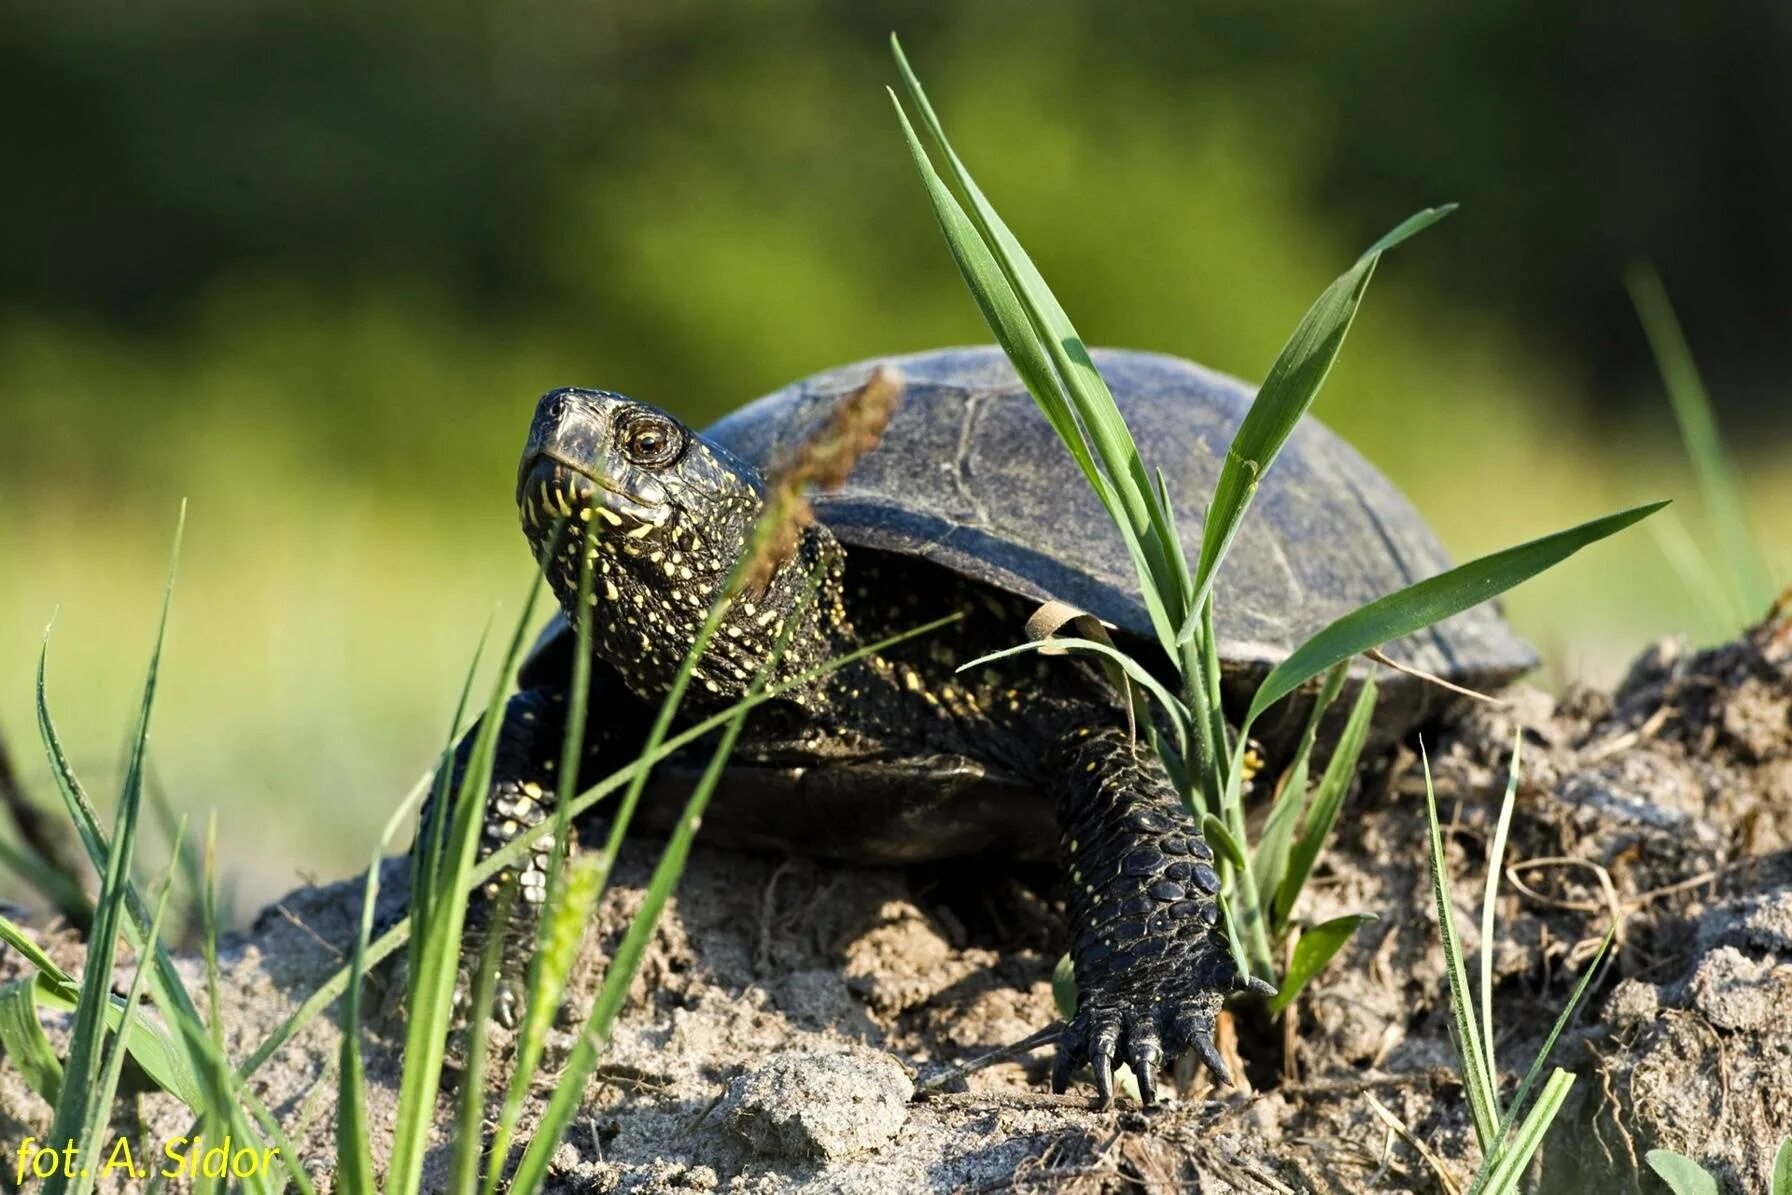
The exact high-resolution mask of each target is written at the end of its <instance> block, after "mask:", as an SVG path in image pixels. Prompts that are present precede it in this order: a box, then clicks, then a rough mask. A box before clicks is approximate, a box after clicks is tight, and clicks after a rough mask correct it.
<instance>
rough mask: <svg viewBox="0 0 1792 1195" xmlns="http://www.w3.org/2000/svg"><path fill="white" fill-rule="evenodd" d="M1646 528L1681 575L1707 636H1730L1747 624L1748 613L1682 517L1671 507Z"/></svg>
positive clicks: (1677, 573)
mask: <svg viewBox="0 0 1792 1195" xmlns="http://www.w3.org/2000/svg"><path fill="white" fill-rule="evenodd" d="M1649 530H1650V531H1651V532H1653V533H1654V535H1655V546H1656V547H1658V548H1660V549H1661V555H1662V557H1663V558H1664V559H1665V560H1666V561H1667V562H1668V567H1669V568H1671V569H1673V570H1674V575H1675V576H1676V577H1678V578H1680V587H1681V588H1682V589H1684V590H1686V592H1687V593H1688V594H1690V595H1691V596H1692V599H1693V600H1694V601H1695V602H1697V603H1698V604H1699V613H1700V614H1701V615H1702V616H1703V617H1704V619H1705V623H1706V626H1707V628H1708V632H1707V633H1708V634H1709V635H1711V636H1712V637H1713V638H1718V639H1725V638H1729V637H1730V636H1731V635H1734V634H1735V633H1736V632H1737V630H1738V629H1740V628H1741V627H1744V626H1747V625H1748V622H1749V619H1750V614H1749V612H1748V611H1747V610H1744V609H1743V608H1742V607H1741V606H1740V605H1738V604H1737V602H1736V599H1735V596H1734V593H1733V591H1732V588H1731V586H1730V585H1729V584H1728V583H1727V582H1726V581H1724V580H1723V579H1722V578H1721V577H1720V575H1719V572H1718V570H1717V569H1716V568H1715V567H1713V565H1712V563H1711V561H1710V560H1708V559H1707V558H1706V556H1705V553H1704V552H1703V551H1702V550H1701V549H1700V548H1699V545H1698V542H1697V541H1696V540H1694V539H1693V537H1692V532H1690V531H1688V530H1687V529H1686V522H1685V520H1683V519H1681V518H1680V516H1679V515H1678V514H1676V513H1675V512H1674V511H1672V510H1664V511H1662V512H1661V517H1660V518H1658V519H1651V520H1649Z"/></svg>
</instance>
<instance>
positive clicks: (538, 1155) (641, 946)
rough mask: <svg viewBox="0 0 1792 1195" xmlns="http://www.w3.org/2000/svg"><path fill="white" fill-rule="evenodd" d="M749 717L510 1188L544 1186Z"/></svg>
mask: <svg viewBox="0 0 1792 1195" xmlns="http://www.w3.org/2000/svg"><path fill="white" fill-rule="evenodd" d="M745 721H746V715H745V713H742V714H738V715H736V717H735V719H734V720H733V721H731V722H730V723H729V724H728V726H727V728H726V729H724V730H723V732H722V739H721V741H720V742H719V743H718V744H717V745H716V749H715V751H714V753H713V754H712V755H711V756H710V761H709V765H708V766H707V767H706V768H705V769H704V772H703V776H702V778H701V779H700V780H699V781H698V782H697V787H696V788H695V789H694V790H693V791H692V793H691V796H690V799H689V800H688V801H687V802H686V804H685V811H684V814H683V816H682V817H680V818H679V822H678V826H677V828H676V829H675V830H674V831H673V834H672V837H671V839H670V840H668V841H667V843H666V849H665V852H664V853H663V854H662V855H661V856H660V861H659V863H658V865H656V866H655V868H654V871H653V878H652V879H651V881H649V883H648V886H647V895H646V897H645V898H644V899H643V901H642V903H641V908H640V910H639V911H638V912H637V913H636V914H635V917H634V919H633V920H632V921H630V922H629V927H628V930H627V932H626V933H624V935H623V938H622V942H621V943H620V944H619V945H618V946H617V948H616V955H615V957H614V958H612V959H611V960H610V966H609V969H608V971H606V973H605V975H604V982H603V986H602V987H601V988H600V989H599V991H598V995H597V1000H596V1002H595V1003H594V1004H593V1006H592V1009H591V1015H590V1017H589V1018H588V1019H587V1021H586V1024H585V1029H584V1032H582V1033H581V1034H580V1035H579V1044H578V1045H577V1046H576V1047H575V1048H574V1050H573V1053H572V1057H571V1058H570V1059H569V1060H568V1062H567V1064H566V1068H565V1070H564V1072H563V1073H562V1074H561V1076H560V1079H559V1082H558V1083H557V1085H556V1087H555V1090H554V1094H553V1096H552V1098H551V1099H550V1100H549V1101H548V1107H547V1109H546V1111H544V1112H543V1113H542V1117H541V1122H540V1123H539V1124H538V1125H537V1126H536V1129H535V1136H534V1137H533V1139H532V1140H531V1141H530V1142H529V1145H528V1147H527V1148H525V1149H524V1150H523V1157H522V1160H521V1161H520V1162H518V1163H517V1170H516V1174H515V1176H513V1177H512V1179H511V1185H510V1190H511V1191H514V1192H520V1193H522V1195H529V1193H530V1192H534V1191H537V1190H539V1189H540V1188H541V1184H542V1182H543V1181H544V1180H545V1179H546V1178H547V1168H548V1159H549V1158H550V1157H552V1156H553V1152H554V1150H555V1149H557V1148H558V1147H559V1144H560V1140H561V1138H562V1137H563V1136H565V1134H566V1130H567V1128H568V1126H570V1125H571V1123H572V1118H573V1116H574V1114H575V1113H577V1111H578V1109H579V1105H580V1104H581V1103H582V1102H583V1100H584V1098H585V1083H586V1081H587V1080H589V1079H590V1077H591V1072H592V1071H593V1070H595V1069H596V1067H597V1061H598V1058H599V1057H600V1056H601V1055H602V1053H603V1050H604V1047H605V1046H606V1045H607V1044H608V1043H609V1037H610V1028H611V1026H612V1025H613V1023H614V1022H615V1018H616V1014H617V1013H619V1012H620V1011H621V1010H622V1004H623V1001H624V1000H626V999H627V998H628V989H629V985H630V983H632V982H633V980H634V976H635V972H636V970H638V969H639V967H640V965H641V956H642V954H644V953H645V952H646V949H647V944H648V942H649V941H650V940H651V938H652V936H653V931H654V927H655V925H657V924H658V921H659V917H660V914H661V912H663V911H664V909H665V906H666V901H667V900H668V899H669V898H670V896H671V893H672V889H673V888H674V887H675V886H676V885H677V883H678V878H679V876H680V874H681V873H682V872H683V870H684V864H685V860H686V859H687V858H688V857H689V855H690V849H691V842H692V840H693V839H694V838H695V837H696V834H697V825H698V823H699V821H700V820H701V819H702V816H703V810H704V809H705V808H706V807H707V806H708V804H709V798H710V794H711V793H713V792H714V791H715V786H716V783H717V781H719V780H720V779H721V775H722V768H723V765H725V764H726V763H727V761H728V756H729V754H730V753H731V752H732V751H733V750H734V743H735V740H736V739H737V738H738V737H739V735H740V730H741V727H742V725H744V723H745Z"/></svg>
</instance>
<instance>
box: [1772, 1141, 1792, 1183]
mask: <svg viewBox="0 0 1792 1195" xmlns="http://www.w3.org/2000/svg"><path fill="white" fill-rule="evenodd" d="M1770 1190H1771V1195H1792V1137H1787V1138H1786V1139H1785V1140H1784V1141H1782V1142H1780V1151H1779V1153H1777V1154H1775V1155H1774V1159H1773V1185H1772V1187H1771V1188H1770Z"/></svg>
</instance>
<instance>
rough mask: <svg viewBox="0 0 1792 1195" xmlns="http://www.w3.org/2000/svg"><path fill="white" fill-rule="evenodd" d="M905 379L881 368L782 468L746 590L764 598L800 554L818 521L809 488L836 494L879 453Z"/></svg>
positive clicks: (769, 492)
mask: <svg viewBox="0 0 1792 1195" xmlns="http://www.w3.org/2000/svg"><path fill="white" fill-rule="evenodd" d="M902 385H903V384H902V375H901V374H899V373H898V372H897V371H896V370H894V369H891V368H889V367H888V366H882V365H880V366H878V368H877V369H876V370H874V371H872V374H871V376H870V377H869V378H867V379H866V381H865V384H864V385H863V386H860V387H859V388H858V389H857V390H854V391H853V392H852V393H851V394H848V395H846V396H845V397H844V398H842V399H840V401H839V402H838V403H836V404H835V405H834V412H833V414H832V415H830V416H829V417H828V420H827V422H826V423H824V424H822V425H821V426H820V427H819V428H817V429H816V430H815V432H814V433H813V434H812V435H810V436H809V437H808V438H807V439H805V440H804V441H803V442H802V443H801V444H799V445H797V447H796V449H795V451H793V452H792V453H791V454H790V455H789V456H788V457H787V458H786V459H785V460H782V461H780V462H778V464H777V465H776V467H774V468H773V469H772V471H771V474H770V476H769V477H768V478H767V480H766V487H765V514H764V515H763V516H762V517H763V518H765V519H767V520H769V524H770V530H769V531H767V532H765V533H763V534H762V535H761V536H760V537H759V538H758V543H757V546H756V547H755V549H754V552H753V555H752V557H751V559H750V560H749V561H748V563H747V566H746V569H745V571H744V572H743V573H742V582H741V584H742V587H743V588H744V589H745V590H746V591H747V592H749V593H752V592H763V591H764V589H765V586H766V584H767V583H768V582H769V581H770V580H771V577H772V574H773V573H775V572H777V571H778V568H779V567H780V566H781V565H783V564H784V563H785V562H786V561H788V560H790V559H791V558H792V557H793V556H794V555H795V554H796V548H797V544H798V543H799V542H800V541H801V539H802V534H803V529H804V528H806V527H808V526H809V524H811V523H813V522H814V521H815V510H814V508H813V507H812V506H810V505H809V499H808V497H807V492H808V490H809V489H810V487H812V486H813V487H816V488H819V489H823V490H837V489H839V488H840V487H841V486H843V485H845V484H846V479H847V477H849V476H850V475H851V474H852V468H853V466H854V465H856V464H858V462H859V458H860V457H863V456H864V455H865V454H866V453H868V452H870V451H871V450H872V449H873V448H876V447H877V445H878V442H879V441H880V440H882V439H883V434H884V429H885V428H887V427H888V426H889V424H890V417H891V416H892V415H894V414H895V413H896V406H897V403H899V402H900V401H901V399H902Z"/></svg>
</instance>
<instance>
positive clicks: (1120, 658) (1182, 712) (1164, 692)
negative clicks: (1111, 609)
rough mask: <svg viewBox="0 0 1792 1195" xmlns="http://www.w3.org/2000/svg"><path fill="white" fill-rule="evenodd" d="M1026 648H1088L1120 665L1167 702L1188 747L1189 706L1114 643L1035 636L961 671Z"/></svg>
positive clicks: (1160, 701)
mask: <svg viewBox="0 0 1792 1195" xmlns="http://www.w3.org/2000/svg"><path fill="white" fill-rule="evenodd" d="M1024 652H1040V653H1042V654H1044V655H1048V656H1049V655H1059V654H1069V653H1071V652H1086V653H1088V654H1090V655H1096V656H1100V657H1102V658H1103V659H1105V660H1111V661H1112V662H1113V663H1115V664H1117V665H1119V667H1120V669H1121V671H1123V672H1125V673H1126V675H1127V677H1129V678H1130V679H1131V680H1132V681H1133V683H1135V684H1137V685H1138V686H1139V687H1140V688H1141V689H1144V690H1145V691H1146V692H1147V693H1150V694H1151V695H1152V696H1153V697H1155V698H1156V699H1157V703H1158V704H1159V705H1161V706H1163V709H1164V712H1165V713H1166V714H1168V715H1170V727H1171V729H1172V730H1174V731H1175V732H1176V741H1177V745H1178V746H1179V747H1180V748H1181V749H1182V750H1184V751H1186V750H1187V749H1188V727H1189V725H1190V718H1189V712H1188V707H1187V706H1185V705H1183V704H1182V702H1180V701H1178V700H1177V699H1176V697H1175V695H1173V694H1172V693H1171V692H1170V691H1169V690H1168V689H1166V688H1164V687H1163V685H1162V684H1161V683H1160V682H1159V681H1158V679H1157V678H1156V677H1155V676H1153V675H1152V674H1151V670H1150V669H1148V668H1146V667H1145V666H1144V665H1143V664H1141V663H1139V662H1138V661H1137V660H1135V659H1133V658H1132V657H1131V656H1129V655H1127V654H1126V653H1125V652H1123V651H1121V650H1120V649H1119V648H1117V647H1115V646H1114V645H1113V644H1111V643H1100V642H1098V641H1096V640H1094V639H1081V638H1078V637H1076V636H1074V635H1059V636H1054V637H1053V638H1050V639H1035V640H1033V641H1031V642H1028V643H1017V644H1015V645H1014V646H1013V647H1004V648H1003V649H1001V650H1000V651H992V652H990V653H988V654H987V655H981V656H978V657H977V658H976V659H974V660H972V661H970V662H969V663H966V664H960V665H959V666H958V669H957V671H959V672H964V671H967V670H968V669H971V668H977V667H980V666H981V665H984V664H988V663H990V662H991V661H992V660H1005V659H1007V658H1008V657H1009V656H1018V655H1021V654H1022V653H1024Z"/></svg>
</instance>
